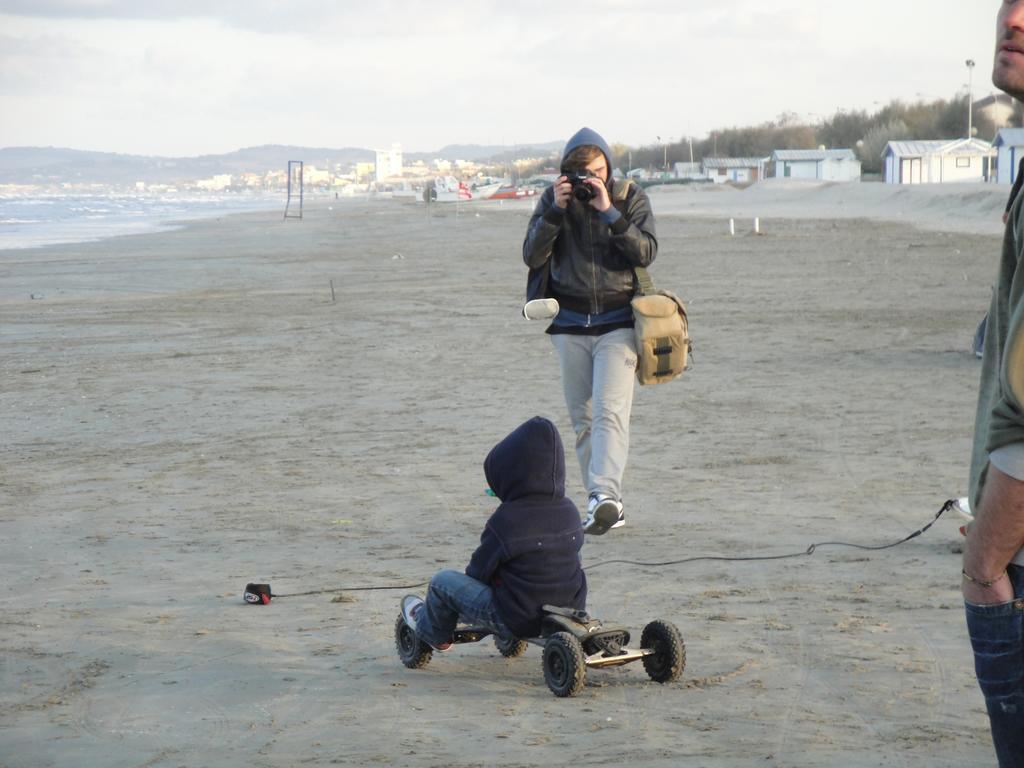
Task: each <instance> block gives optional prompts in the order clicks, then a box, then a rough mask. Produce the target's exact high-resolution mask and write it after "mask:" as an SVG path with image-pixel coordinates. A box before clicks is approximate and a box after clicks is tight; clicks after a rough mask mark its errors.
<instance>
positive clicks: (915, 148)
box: [882, 139, 996, 184]
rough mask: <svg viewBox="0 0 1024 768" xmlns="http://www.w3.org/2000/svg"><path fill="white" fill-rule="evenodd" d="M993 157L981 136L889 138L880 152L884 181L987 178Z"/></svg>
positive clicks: (993, 151) (952, 181) (938, 182)
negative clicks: (923, 138) (915, 139)
mask: <svg viewBox="0 0 1024 768" xmlns="http://www.w3.org/2000/svg"><path fill="white" fill-rule="evenodd" d="M995 157H996V150H995V149H993V148H992V145H991V144H989V143H988V142H987V141H982V140H981V139H953V140H949V139H940V140H934V141H890V142H889V143H888V144H886V145H885V150H884V151H883V152H882V160H883V166H884V169H885V183H886V184H950V183H956V182H965V181H988V180H989V179H990V178H991V175H992V166H993V161H994V159H995Z"/></svg>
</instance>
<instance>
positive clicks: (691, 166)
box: [672, 162, 704, 179]
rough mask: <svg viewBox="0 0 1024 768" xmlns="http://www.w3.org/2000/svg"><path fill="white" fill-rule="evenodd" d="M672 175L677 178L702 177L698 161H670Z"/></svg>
mask: <svg viewBox="0 0 1024 768" xmlns="http://www.w3.org/2000/svg"><path fill="white" fill-rule="evenodd" d="M672 175H673V176H675V177H676V178H677V179H703V178H704V172H703V171H702V170H701V167H700V163H685V162H679V163H672Z"/></svg>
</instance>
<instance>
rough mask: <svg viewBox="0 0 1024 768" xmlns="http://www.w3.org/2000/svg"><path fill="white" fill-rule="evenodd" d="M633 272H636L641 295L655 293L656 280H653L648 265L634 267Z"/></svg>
mask: <svg viewBox="0 0 1024 768" xmlns="http://www.w3.org/2000/svg"><path fill="white" fill-rule="evenodd" d="M633 272H634V273H635V274H636V284H637V290H638V292H639V294H640V295H641V296H646V295H647V294H649V293H654V281H653V280H651V275H650V273H649V272H648V271H647V269H646V267H633Z"/></svg>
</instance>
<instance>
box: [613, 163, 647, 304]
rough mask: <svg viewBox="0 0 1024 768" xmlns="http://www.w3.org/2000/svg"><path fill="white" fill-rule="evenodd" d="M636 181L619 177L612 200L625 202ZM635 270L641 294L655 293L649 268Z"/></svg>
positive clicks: (635, 268)
mask: <svg viewBox="0 0 1024 768" xmlns="http://www.w3.org/2000/svg"><path fill="white" fill-rule="evenodd" d="M634 183H635V182H634V181H633V180H632V179H617V180H616V182H615V186H614V188H613V189H612V202H613V203H621V202H625V200H626V198H627V197H629V191H630V189H632V187H633V184H634ZM633 272H634V273H635V274H636V282H637V287H638V291H639V293H640V295H641V296H644V295H646V294H648V293H654V281H653V280H651V276H650V274H649V273H648V272H647V270H646V269H645V268H644V267H633Z"/></svg>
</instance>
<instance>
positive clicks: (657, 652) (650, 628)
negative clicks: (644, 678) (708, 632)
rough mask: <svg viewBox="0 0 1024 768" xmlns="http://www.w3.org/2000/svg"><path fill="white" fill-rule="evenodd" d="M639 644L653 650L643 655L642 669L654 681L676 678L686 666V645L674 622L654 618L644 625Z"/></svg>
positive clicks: (664, 681) (668, 681) (668, 680)
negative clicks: (647, 654)
mask: <svg viewBox="0 0 1024 768" xmlns="http://www.w3.org/2000/svg"><path fill="white" fill-rule="evenodd" d="M640 646H641V647H642V648H649V649H650V650H652V651H654V653H653V654H651V655H650V656H644V659H643V661H644V669H645V670H647V674H648V676H649V677H650V678H651V680H653V681H654V682H656V683H671V682H673V681H674V680H678V679H679V677H680V675H682V674H683V669H684V668H685V667H686V646H685V645H684V644H683V637H682V635H680V634H679V630H678V629H676V626H675V624H672V623H670V622H667V621H661V620H655V621H652V622H651V623H650V624H648V625H647V626H646V627H644V631H643V633H642V634H641V635H640Z"/></svg>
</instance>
